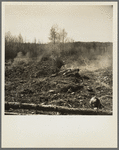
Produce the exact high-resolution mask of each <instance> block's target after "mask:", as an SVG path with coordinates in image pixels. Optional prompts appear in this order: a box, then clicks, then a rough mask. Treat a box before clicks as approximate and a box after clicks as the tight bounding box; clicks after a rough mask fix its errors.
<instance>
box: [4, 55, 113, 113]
mask: <svg viewBox="0 0 119 150" xmlns="http://www.w3.org/2000/svg"><path fill="white" fill-rule="evenodd" d="M19 59H20V58H19ZM60 59H61V60H63V61H65V66H63V67H62V68H61V69H59V70H57V65H56V64H55V63H54V60H53V59H52V58H51V57H49V56H47V57H43V58H42V59H41V60H40V61H35V60H28V61H27V63H26V62H25V61H20V63H17V64H16V63H15V61H16V59H14V62H13V63H8V61H7V62H6V64H5V112H6V114H10V113H11V114H12V113H13V114H20V115H22V114H23V115H25V114H47V115H69V114H80V113H73V111H72V112H71V111H70V110H72V109H75V110H77V109H78V110H83V111H85V112H86V111H89V112H90V110H91V112H94V113H92V114H96V113H95V111H94V110H92V109H91V108H90V106H89V101H90V99H91V98H92V97H93V96H97V97H98V98H100V100H101V102H102V104H103V105H104V106H105V107H104V108H103V109H102V110H101V111H104V112H105V111H106V112H107V113H109V114H111V113H110V112H112V111H113V110H112V106H113V102H112V99H113V97H112V95H113V93H112V88H113V87H112V86H113V82H112V73H113V70H112V64H110V58H109V57H108V56H107V55H103V56H102V55H98V56H97V58H96V57H95V58H94V59H83V58H81V57H79V55H70V56H66V55H62V57H61V58H60ZM25 60H26V59H25ZM111 61H112V60H111ZM77 68H79V69H80V70H79V72H75V71H74V72H72V71H71V72H70V73H69V74H63V73H62V72H61V71H66V70H67V69H77ZM58 72H60V73H58ZM9 102H18V103H17V104H18V105H19V107H17V108H15V107H13V103H11V104H10V103H9ZM24 103H25V104H28V105H29V104H33V105H34V106H35V107H34V106H33V107H30V106H28V107H27V108H25V109H24V107H22V105H24ZM38 105H40V106H43V107H45V106H46V107H49V109H38V107H37V106H38ZM51 107H53V108H55V109H56V108H57V110H55V111H54V110H53V109H51ZM33 108H34V109H33ZM58 109H66V110H68V111H61V110H60V111H59V110H58ZM8 112H9V113H8ZM84 114H86V113H84ZM89 114H90V113H89ZM98 114H100V113H98Z"/></svg>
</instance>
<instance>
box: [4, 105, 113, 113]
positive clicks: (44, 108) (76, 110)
mask: <svg viewBox="0 0 119 150" xmlns="http://www.w3.org/2000/svg"><path fill="white" fill-rule="evenodd" d="M10 108H12V109H35V110H42V111H55V112H60V113H61V114H72V115H73V114H74V115H75V114H78V115H112V112H110V111H104V110H99V111H98V112H96V111H95V110H93V109H84V108H80V109H79V108H67V107H62V106H52V105H40V104H33V103H32V104H29V103H19V102H5V110H9V109H10Z"/></svg>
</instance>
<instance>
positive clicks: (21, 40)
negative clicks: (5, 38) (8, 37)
mask: <svg viewBox="0 0 119 150" xmlns="http://www.w3.org/2000/svg"><path fill="white" fill-rule="evenodd" d="M18 41H19V43H23V37H22V35H21V33H20V34H19V35H18Z"/></svg>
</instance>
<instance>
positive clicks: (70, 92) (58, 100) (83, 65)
mask: <svg viewBox="0 0 119 150" xmlns="http://www.w3.org/2000/svg"><path fill="white" fill-rule="evenodd" d="M112 25H113V5H104V6H103V5H101V6H98V5H97V6H96V5H93V6H83V5H80V6H78V5H71V6H70V5H69V6H68V5H58V6H56V5H6V6H5V114H6V115H28V114H29V115H31V114H33V115H34V114H39V115H40V114H46V115H112V114H113V109H112V107H113V92H112V89H113V78H112V77H113V68H112V65H113V35H112V33H113V32H112V31H113V28H112Z"/></svg>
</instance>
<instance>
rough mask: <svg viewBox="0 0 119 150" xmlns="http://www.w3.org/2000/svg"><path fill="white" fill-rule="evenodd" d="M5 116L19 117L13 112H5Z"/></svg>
mask: <svg viewBox="0 0 119 150" xmlns="http://www.w3.org/2000/svg"><path fill="white" fill-rule="evenodd" d="M5 115H20V114H19V113H14V112H5Z"/></svg>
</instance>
